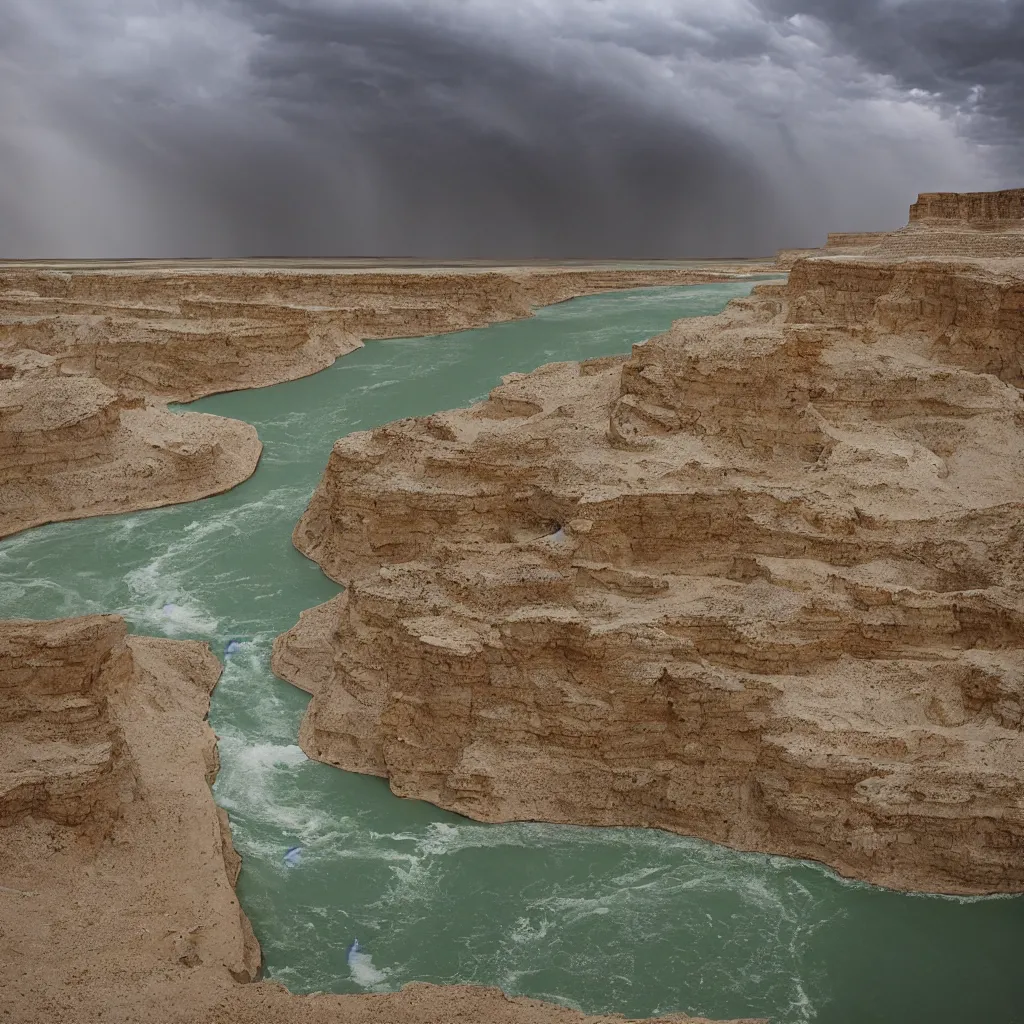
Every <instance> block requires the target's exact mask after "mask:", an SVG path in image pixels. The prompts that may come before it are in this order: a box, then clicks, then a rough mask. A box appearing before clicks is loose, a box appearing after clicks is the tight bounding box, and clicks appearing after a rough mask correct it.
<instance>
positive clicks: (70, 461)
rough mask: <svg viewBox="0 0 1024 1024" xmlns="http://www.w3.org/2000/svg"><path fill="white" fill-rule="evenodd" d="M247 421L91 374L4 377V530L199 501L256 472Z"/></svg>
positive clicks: (0, 387)
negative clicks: (114, 386)
mask: <svg viewBox="0 0 1024 1024" xmlns="http://www.w3.org/2000/svg"><path fill="white" fill-rule="evenodd" d="M261 448H262V446H261V444H260V442H259V439H258V437H257V436H256V430H255V429H254V428H253V427H251V426H250V425H249V424H247V423H241V422H239V421H238V420H231V419H226V418H224V417H219V416H208V415H202V414H197V413H185V414H182V415H177V414H174V413H171V412H169V411H168V410H167V409H166V408H165V407H164V406H160V405H153V404H147V403H146V402H145V401H144V400H143V399H141V398H136V397H128V396H126V395H124V394H122V393H118V392H116V391H113V390H111V389H110V388H108V387H107V386H106V385H104V384H101V383H100V382H99V381H98V380H96V379H95V378H91V377H27V378H24V379H12V380H6V381H0V495H2V498H0V536H5V535H7V534H11V533H16V532H17V531H19V530H23V529H26V528H28V527H30V526H38V525H40V524H42V523H48V522H57V521H60V520H63V519H76V518H80V517H82V516H92V515H101V514H106V513H115V512H130V511H134V510H136V509H140V508H153V507H155V506H158V505H167V504H172V503H175V502H182V501H193V500H195V499H196V498H204V497H207V496H209V495H211V494H217V493H219V492H220V491H225V490H227V489H228V488H230V487H233V486H235V484H237V483H239V482H241V481H242V480H244V479H246V478H247V477H248V476H250V475H252V473H253V471H254V470H255V469H256V465H257V463H258V462H259V457H260V451H261Z"/></svg>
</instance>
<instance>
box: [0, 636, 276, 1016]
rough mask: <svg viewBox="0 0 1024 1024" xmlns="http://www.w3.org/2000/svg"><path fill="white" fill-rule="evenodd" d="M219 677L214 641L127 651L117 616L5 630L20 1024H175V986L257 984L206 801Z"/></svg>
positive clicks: (7, 886) (2, 658) (6, 887)
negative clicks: (211, 715)
mask: <svg viewBox="0 0 1024 1024" xmlns="http://www.w3.org/2000/svg"><path fill="white" fill-rule="evenodd" d="M219 675H220V665H219V663H218V662H217V660H216V658H214V657H213V655H212V654H211V653H210V650H209V648H208V647H207V646H206V645H205V644H198V643H194V642H186V641H171V640H153V639H148V638H142V637H132V638H129V637H128V636H127V633H126V629H125V624H124V621H123V620H122V619H120V618H116V617H114V616H89V617H85V618H80V619H64V620H57V621H54V622H28V621H8V622H2V623H0V701H2V704H0V709H2V710H0V766H2V767H0V844H2V845H3V848H4V849H5V850H7V851H9V855H8V856H7V857H5V863H4V870H3V892H2V894H0V895H2V898H0V989H2V990H3V992H4V1000H3V1001H4V1010H5V1012H7V1013H9V1014H10V1015H11V1019H12V1020H19V1021H42V1020H47V1019H49V1020H85V1019H89V1020H94V1019H95V1020H108V1019H109V1020H122V1019H123V1020H128V1019H132V1016H133V1015H134V1018H135V1019H170V1017H164V1016H163V1014H162V1013H161V1012H160V1011H161V1009H162V1008H163V1007H162V1004H165V1003H166V1004H167V1005H171V1004H172V1003H173V999H172V993H173V989H174V987H175V985H177V986H178V987H179V988H182V987H183V986H184V984H186V983H190V982H194V983H195V984H196V985H197V986H198V987H200V988H202V986H204V985H206V986H210V985H216V986H220V985H222V983H223V982H224V981H225V980H227V981H230V980H231V979H232V977H234V978H235V979H237V980H239V981H242V980H251V979H254V978H255V977H256V975H257V972H258V970H259V965H260V952H259V946H258V944H257V943H256V940H255V939H254V938H253V935H252V930H251V928H250V927H249V923H248V921H247V919H246V918H245V915H244V914H243V913H242V911H241V909H240V908H239V905H238V901H237V898H236V897H235V892H234V881H235V877H236V875H237V869H238V859H237V857H236V856H235V854H234V852H233V850H232V848H231V837H230V832H229V830H228V827H227V818H226V816H225V815H224V814H223V812H218V809H217V807H216V806H215V805H214V802H213V798H212V794H211V793H210V783H211V782H212V781H213V779H214V777H215V776H216V773H217V766H218V762H217V750H216V740H215V737H214V734H213V730H212V729H211V728H210V727H209V725H208V724H207V723H206V721H205V716H206V713H207V710H208V709H209V698H210V692H211V691H212V689H213V686H214V684H215V683H216V681H217V678H218V677H219ZM147 1004H148V1007H147Z"/></svg>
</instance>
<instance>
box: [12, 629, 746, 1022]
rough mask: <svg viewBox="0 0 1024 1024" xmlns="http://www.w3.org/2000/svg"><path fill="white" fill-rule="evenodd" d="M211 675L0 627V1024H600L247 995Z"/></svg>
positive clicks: (124, 648)
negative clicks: (220, 801)
mask: <svg viewBox="0 0 1024 1024" xmlns="http://www.w3.org/2000/svg"><path fill="white" fill-rule="evenodd" d="M219 675H220V665H219V663H218V662H217V660H216V659H215V658H214V657H213V655H212V654H211V653H210V651H209V648H208V647H206V645H204V644H198V643H194V642H189V641H174V640H154V639H146V638H141V637H131V638H129V637H128V636H127V635H126V631H125V625H124V622H123V621H122V620H121V619H118V618H115V617H113V616H90V617H86V618H81V619H65V620H58V621H54V622H27V621H14V622H0V849H2V850H3V851H4V858H3V866H2V869H0V992H2V993H3V998H2V1005H0V1015H6V1016H7V1017H9V1019H10V1020H12V1021H18V1022H19V1024H81V1022H83V1021H92V1022H96V1024H137V1022H138V1021H160V1022H161V1024H210V1022H217V1024H228V1022H233V1024H342V1022H344V1024H381V1022H387V1024H395V1022H397V1024H447V1022H449V1021H452V1020H455V1019H460V1020H479V1021H485V1020H486V1021H488V1022H492V1021H493V1022H503V1024H600V1022H602V1021H607V1022H608V1024H612V1019H611V1018H593V1017H585V1016H584V1015H583V1014H579V1013H576V1012H575V1011H572V1010H567V1009H564V1008H562V1007H555V1006H550V1005H547V1004H544V1003H539V1002H535V1001H532V1000H521V999H515V1000H513V999H509V998H507V997H506V996H504V995H503V994H502V993H501V992H499V991H497V990H495V989H481V988H471V987H467V986H451V987H435V986H430V985H413V986H409V987H408V988H407V989H405V990H404V991H402V992H398V993H394V994H391V995H384V996H345V997H340V996H310V997H300V996H294V995H291V994H289V993H288V992H287V990H285V989H284V988H283V987H282V986H280V985H274V984H268V983H250V982H253V981H254V979H255V978H256V977H257V974H258V971H259V966H260V951H259V946H258V944H257V942H256V940H255V938H254V937H253V934H252V929H251V928H250V926H249V922H248V920H247V919H246V917H245V915H244V913H243V912H242V910H241V909H240V907H239V904H238V900H237V897H236V895H235V890H234V885H235V881H236V879H237V877H238V870H239V866H240V860H239V857H238V855H237V854H236V853H235V852H234V850H233V848H232V844H231V833H230V829H229V826H228V820H227V816H226V815H225V814H224V812H223V811H219V810H218V809H217V807H216V806H215V805H214V802H213V796H212V794H211V792H210V784H211V783H212V782H213V780H214V777H215V776H216V774H217V769H218V760H217V749H216V740H215V737H214V734H213V731H212V730H211V729H210V727H209V725H208V724H207V723H206V721H205V717H206V713H207V711H208V709H209V697H210V691H211V690H212V688H213V686H214V684H215V683H216V681H217V678H218V676H219ZM672 1019H676V1018H672ZM679 1019H682V1018H679ZM687 1019H688V1018H687ZM616 1020H621V1019H620V1018H616ZM737 1024H739V1022H737ZM748 1024H754V1022H748Z"/></svg>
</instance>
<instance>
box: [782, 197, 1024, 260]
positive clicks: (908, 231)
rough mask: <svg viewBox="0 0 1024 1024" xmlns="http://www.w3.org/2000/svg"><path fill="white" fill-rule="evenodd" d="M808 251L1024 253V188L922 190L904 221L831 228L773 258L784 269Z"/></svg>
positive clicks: (902, 255) (885, 255)
mask: <svg viewBox="0 0 1024 1024" xmlns="http://www.w3.org/2000/svg"><path fill="white" fill-rule="evenodd" d="M809 256H860V257H868V258H876V259H908V258H913V257H917V256H930V257H934V256H945V257H949V256H961V257H968V258H974V259H1020V258H1024V189H1008V190H1007V191H1005V192H924V193H922V194H921V195H919V196H918V197H917V202H916V203H914V205H913V206H911V207H910V219H909V222H908V223H907V225H906V226H905V227H902V228H899V229H898V230H896V231H869V232H833V233H830V234H829V236H828V241H827V242H826V244H825V247H824V248H823V249H783V250H782V251H780V252H779V253H778V255H777V257H776V262H777V264H778V265H779V266H780V267H782V268H784V269H788V268H790V267H791V266H793V264H794V263H795V262H796V261H797V260H798V259H804V258H806V257H809Z"/></svg>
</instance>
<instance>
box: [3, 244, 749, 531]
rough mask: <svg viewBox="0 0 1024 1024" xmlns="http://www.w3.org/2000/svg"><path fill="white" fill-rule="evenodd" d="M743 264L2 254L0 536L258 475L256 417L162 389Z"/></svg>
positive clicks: (718, 273)
mask: <svg viewBox="0 0 1024 1024" xmlns="http://www.w3.org/2000/svg"><path fill="white" fill-rule="evenodd" d="M751 269H755V270H756V269H758V268H756V267H754V268H750V267H731V268H730V267H729V266H723V267H721V268H719V269H707V268H705V269H701V268H700V267H679V266H671V265H670V266H668V267H635V268H630V267H618V268H600V267H591V268H587V267H576V268H558V267H536V268H522V267H521V268H507V269H504V270H484V269H479V268H478V269H468V268H467V269H463V270H454V269H452V270H439V269H428V268H424V269H420V270H416V271H413V270H409V271H398V270H390V271H383V270H380V269H363V270H341V269H337V268H333V269H332V268H331V266H330V265H327V266H324V267H319V268H318V267H316V266H315V265H314V266H312V267H310V266H305V267H304V266H303V265H302V264H297V265H295V266H291V265H287V264H282V265H274V264H270V265H269V266H268V265H265V264H260V263H257V262H248V263H245V262H243V263H241V264H237V265H234V264H226V265H221V264H217V263H204V262H201V261H189V262H187V263H175V262H172V261H168V262H165V263H156V264H145V263H143V264H131V263H125V264H122V265H116V264H115V265H104V264H88V263H84V264H67V265H61V264H56V265H53V264H17V263H0V491H2V492H3V494H4V501H3V503H2V506H0V537H3V536H5V535H7V534H11V533H15V532H17V531H19V530H23V529H26V528H28V527H31V526H37V525H39V524H41V523H47V522H53V521H58V520H66V519H77V518H81V517H83V516H92V515H100V514H105V513H111V512H128V511H134V510H136V509H143V508H153V507H155V506H158V505H168V504H174V503H177V502H184V501H193V500H195V499H196V498H202V497H207V496H209V495H211V494H217V493H219V492H221V491H224V490H227V489H228V488H230V487H234V486H235V485H236V484H239V483H241V482H242V481H243V480H245V479H247V478H248V477H249V476H251V475H252V473H253V472H254V471H255V469H256V465H257V462H258V460H259V454H260V445H259V441H258V440H257V437H256V432H255V430H253V428H252V427H250V426H248V425H247V424H244V423H239V422H237V421H235V420H228V419H225V418H223V417H215V416H199V415H196V414H184V415H175V414H172V413H171V412H169V411H168V409H167V403H168V402H187V401H191V400H193V399H196V398H199V397H201V396H203V395H210V394H215V393H217V392H221V391H232V390H237V389H240V388H253V387H263V386H266V385H269V384H276V383H280V382H281V381H285V380H292V379H294V378H297V377H303V376H306V375H308V374H311V373H315V372H316V371H318V370H322V369H324V368H325V367H327V366H330V365H331V364H332V363H333V362H334V361H335V359H337V358H338V357H339V356H342V355H345V354H346V353H348V352H351V351H353V350H354V349H356V348H359V347H360V346H361V345H362V344H363V339H364V338H396V337H410V336H419V335H424V334H437V333H443V332H447V331H456V330H461V329H463V328H468V327H479V326H482V325H485V324H489V323H493V322H496V321H501V320H509V319H515V318H518V317H525V316H530V315H531V312H532V310H533V308H534V307H536V306H541V305H546V304H549V303H553V302H560V301H562V300H564V299H567V298H571V297H573V296H575V295H588V294H592V293H594V292H600V291H608V290H613V289H617V288H634V287H641V286H645V285H656V284H692V283H696V282H700V281H714V280H730V279H731V278H732V277H734V276H735V275H736V274H737V273H744V272H747V273H749V272H750V271H751Z"/></svg>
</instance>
